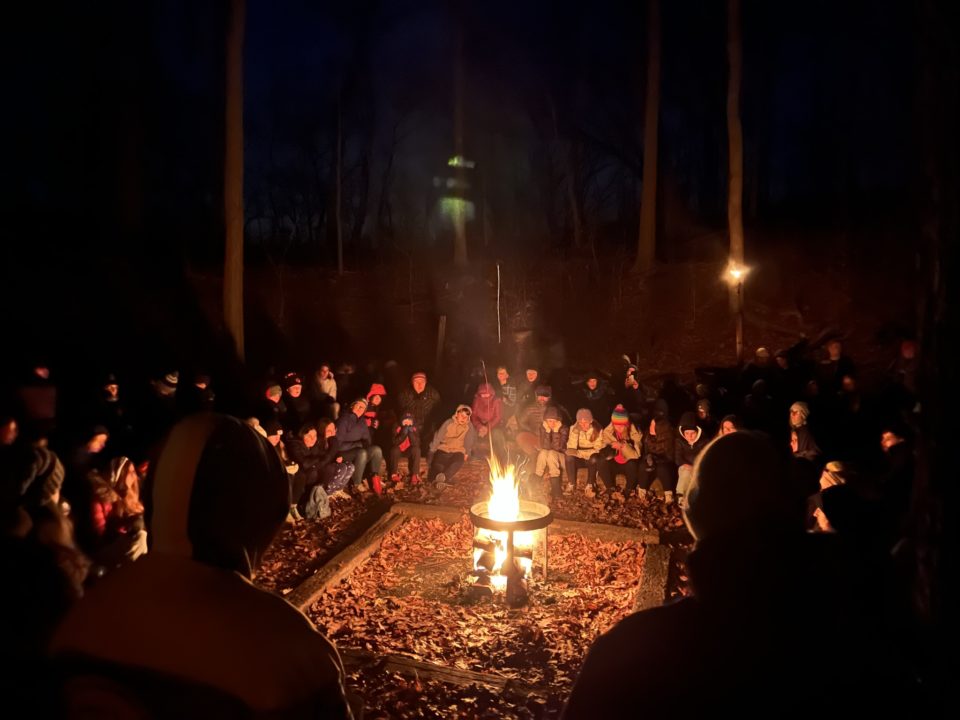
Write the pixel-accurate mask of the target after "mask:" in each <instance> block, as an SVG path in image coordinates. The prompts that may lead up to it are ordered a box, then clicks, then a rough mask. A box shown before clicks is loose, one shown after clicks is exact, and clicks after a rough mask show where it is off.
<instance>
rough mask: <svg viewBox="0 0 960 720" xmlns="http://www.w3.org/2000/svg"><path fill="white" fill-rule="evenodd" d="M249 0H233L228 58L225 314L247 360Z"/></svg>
mask: <svg viewBox="0 0 960 720" xmlns="http://www.w3.org/2000/svg"><path fill="white" fill-rule="evenodd" d="M246 10H247V9H246V0H230V6H229V11H228V12H229V18H228V21H227V46H226V50H227V58H226V113H225V115H226V128H225V131H226V132H225V134H226V148H225V153H224V167H223V211H224V224H225V229H226V238H225V252H224V263H223V315H224V322H225V323H226V326H227V330H228V331H229V332H230V335H231V336H232V337H233V342H234V344H235V346H236V350H237V355H238V356H239V357H240V359H241V360H242V359H243V354H244V353H243V227H244V222H243V220H244V218H243V36H244V23H245V20H246Z"/></svg>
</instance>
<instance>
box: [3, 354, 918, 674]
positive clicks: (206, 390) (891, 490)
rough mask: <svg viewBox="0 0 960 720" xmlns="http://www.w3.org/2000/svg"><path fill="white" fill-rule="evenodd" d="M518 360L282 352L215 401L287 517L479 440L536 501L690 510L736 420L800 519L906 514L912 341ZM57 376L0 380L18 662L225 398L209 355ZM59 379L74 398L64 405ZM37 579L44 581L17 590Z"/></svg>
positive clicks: (44, 369) (457, 464)
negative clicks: (450, 370) (869, 366)
mask: <svg viewBox="0 0 960 720" xmlns="http://www.w3.org/2000/svg"><path fill="white" fill-rule="evenodd" d="M529 365H530V366H528V367H521V368H513V370H516V371H517V374H518V375H519V377H520V381H519V382H514V380H513V374H512V373H511V368H510V367H508V366H506V365H500V366H497V367H495V368H491V369H492V370H493V373H492V376H490V377H488V376H487V373H486V369H485V368H484V371H483V372H482V373H476V372H471V373H469V374H468V376H467V378H468V381H467V382H465V383H462V384H460V385H459V386H458V385H457V384H455V383H453V384H451V385H450V386H453V387H462V388H463V390H462V392H453V393H450V392H447V395H448V396H443V395H442V394H441V392H440V391H439V390H438V387H437V386H436V385H435V384H434V383H433V382H431V378H430V377H429V376H428V374H427V373H426V372H424V371H421V370H416V371H414V372H412V373H410V374H409V375H407V376H406V377H405V378H403V377H402V375H400V373H399V372H398V370H397V367H396V365H395V364H392V366H391V367H390V368H389V369H390V372H387V369H388V368H387V367H386V366H385V367H384V368H382V369H379V370H378V369H377V368H376V367H374V366H366V370H372V371H371V372H366V373H359V372H357V371H356V366H355V365H352V364H349V363H345V364H344V365H343V366H341V367H339V368H337V370H336V371H334V370H333V369H332V367H331V365H330V364H329V363H322V364H320V365H319V366H318V367H317V368H316V370H315V371H314V372H312V373H310V374H308V375H306V377H307V378H308V380H307V381H304V380H303V377H304V375H301V374H300V373H299V371H297V370H289V371H286V372H283V373H277V374H272V375H271V376H270V377H267V378H264V380H263V382H262V384H261V385H260V386H259V388H258V389H257V391H256V392H255V393H253V394H252V396H251V397H249V398H248V399H247V402H246V404H245V405H243V407H241V408H239V412H238V408H237V407H236V406H234V407H231V408H229V409H230V410H231V411H232V412H233V413H234V414H235V415H237V416H240V417H242V418H243V424H244V425H245V426H246V429H247V430H249V431H250V433H252V437H255V438H257V442H261V441H262V445H258V446H257V447H259V448H260V449H261V450H263V451H264V452H269V453H271V454H272V456H271V457H272V459H271V463H272V464H271V467H274V465H273V463H274V461H275V467H276V468H279V469H280V473H281V474H280V475H279V477H280V478H282V480H283V483H284V487H285V491H284V492H283V493H282V495H283V496H284V497H285V512H284V516H285V519H286V521H287V522H300V521H301V520H302V519H304V518H306V519H309V520H314V519H319V520H322V519H323V518H325V517H327V516H329V515H330V513H331V503H332V502H353V501H354V500H353V499H354V498H356V497H358V496H362V495H364V494H366V493H376V494H381V493H383V492H385V491H386V490H387V489H389V487H390V486H391V485H393V486H398V487H401V486H409V487H418V486H419V487H422V488H424V489H425V491H427V490H429V489H430V488H441V489H442V488H443V487H444V486H445V485H448V484H451V483H456V482H458V475H459V473H460V471H461V469H462V468H463V467H464V465H465V463H467V462H469V461H470V460H484V459H488V458H489V457H490V455H491V454H492V455H494V456H496V457H497V458H498V459H500V460H501V461H509V462H518V463H519V464H520V465H521V466H522V468H523V472H522V473H521V477H522V478H523V479H522V482H523V484H524V490H525V491H526V492H531V493H544V494H546V495H548V496H549V501H550V502H554V501H556V500H559V499H560V498H562V497H563V496H565V495H567V496H569V495H571V494H573V493H580V492H582V493H583V494H584V495H586V496H587V497H588V498H594V497H597V496H599V497H600V498H606V497H608V496H615V497H616V499H617V500H619V501H622V502H642V503H653V502H662V503H665V504H671V503H678V504H679V505H680V506H681V507H682V508H683V509H684V510H687V509H688V508H689V507H690V501H691V497H690V496H691V495H692V493H693V492H694V490H695V488H696V487H697V481H696V468H697V464H698V461H699V459H700V457H701V456H702V455H703V453H704V450H705V448H707V447H710V444H711V443H712V442H713V441H715V440H716V439H717V438H722V437H726V436H728V435H733V434H736V433H738V432H743V431H749V432H750V433H751V434H752V435H757V436H761V437H763V438H765V441H767V442H769V443H771V445H772V446H773V447H774V448H776V449H777V450H778V451H780V452H782V453H784V454H786V455H792V456H793V457H794V458H795V459H796V462H797V463H798V464H800V465H802V467H803V468H804V470H803V471H802V472H801V471H797V472H796V476H797V477H798V478H801V479H803V482H802V483H801V484H802V485H803V487H804V492H805V495H804V498H805V503H806V513H805V518H804V529H805V530H806V531H807V532H809V533H819V534H836V533H838V532H839V533H843V532H853V530H851V528H855V531H856V532H857V533H861V534H864V535H868V536H870V537H871V538H872V542H875V544H876V545H877V546H880V547H885V548H892V547H894V546H895V544H896V543H897V541H898V540H899V539H900V538H902V537H904V536H905V535H907V534H908V533H909V531H910V526H909V523H910V517H909V514H908V511H909V507H910V496H911V492H912V482H913V471H914V469H913V449H912V427H913V423H914V421H915V413H916V411H917V409H918V408H917V399H916V395H915V388H916V377H915V376H916V362H915V347H914V346H913V344H912V343H911V342H910V341H905V342H904V343H903V345H902V347H901V352H900V355H899V356H898V357H897V358H896V360H894V361H893V362H892V364H891V365H890V367H889V368H888V369H887V370H886V372H882V373H877V374H875V377H873V378H870V380H869V381H867V380H864V379H862V378H861V377H860V376H859V373H858V369H857V367H856V366H855V365H854V363H853V362H852V361H851V359H850V358H849V357H848V356H847V355H846V354H844V352H843V347H842V344H841V342H840V341H839V340H833V341H831V342H829V343H827V344H826V346H825V347H824V348H823V352H822V354H821V355H817V354H816V353H815V352H814V351H813V350H812V349H811V348H808V347H806V346H804V345H803V344H800V345H798V346H795V347H794V348H791V349H789V350H787V351H781V352H777V353H775V354H771V353H770V352H768V351H767V350H766V349H764V348H759V349H758V350H757V351H756V353H755V357H754V359H753V360H752V361H751V362H749V363H748V364H747V365H746V366H745V367H743V368H742V369H741V370H740V371H739V372H737V373H735V374H730V375H728V376H727V377H724V378H722V379H720V378H719V377H718V376H709V377H703V378H699V381H697V382H692V383H690V385H689V386H684V385H683V384H681V383H679V382H676V381H675V380H674V379H670V378H668V379H667V381H666V382H663V383H662V384H661V385H659V386H658V385H654V384H651V383H645V382H644V381H642V378H643V374H642V372H641V369H640V368H638V367H637V366H636V365H627V366H626V367H623V368H622V369H620V370H615V371H613V372H597V371H587V372H575V371H571V370H568V369H565V368H551V369H550V370H549V372H543V371H542V369H541V368H538V367H536V366H535V365H534V364H529ZM398 377H401V379H400V380H398V379H397V378H398ZM444 387H448V386H447V385H444ZM60 390H61V388H60V387H59V386H58V383H57V377H56V375H55V374H54V372H53V371H52V369H51V368H50V367H49V366H47V365H45V364H36V365H34V366H32V367H29V368H28V369H27V371H26V372H25V374H24V375H23V376H20V377H11V378H7V379H6V387H5V388H4V391H3V394H2V396H0V403H2V405H0V473H2V483H3V508H2V511H3V517H4V543H5V546H6V548H7V550H6V552H5V553H4V555H5V559H6V560H7V562H8V566H9V568H10V571H11V572H13V573H15V574H22V573H25V572H28V571H29V572H30V573H32V574H33V581H34V582H33V583H32V584H31V583H27V584H25V585H24V587H23V592H22V597H19V598H17V599H16V602H17V603H19V604H20V605H21V606H22V607H24V608H28V609H29V614H30V617H29V618H28V619H25V621H24V622H23V623H21V624H20V627H18V631H17V632H18V633H19V635H18V636H17V642H14V643H13V644H12V645H11V647H17V648H19V649H21V650H22V657H21V660H22V666H23V667H24V668H29V667H31V663H35V664H36V663H41V662H43V657H44V654H43V649H44V648H46V647H47V645H48V643H49V642H50V640H51V632H52V628H54V627H55V626H56V623H57V622H58V621H59V620H60V619H61V618H62V617H63V616H64V614H65V613H66V612H67V611H68V608H69V607H70V606H71V605H72V604H74V603H75V602H76V601H77V600H78V599H79V598H80V597H82V596H83V594H84V592H85V591H86V590H87V589H89V588H90V587H94V586H96V585H98V584H100V583H101V582H103V581H104V579H105V578H109V576H111V575H112V574H114V573H119V572H120V571H122V570H123V569H124V568H127V567H129V566H131V565H134V564H137V563H141V562H142V561H143V559H144V558H145V557H149V556H150V554H151V552H154V548H155V547H156V545H155V540H156V539H155V538H154V537H152V533H153V532H155V530H154V528H155V525H154V524H152V523H151V522H150V515H149V509H148V508H149V507H150V502H149V500H150V497H149V495H150V493H151V492H152V491H154V490H155V488H154V487H152V486H151V478H153V477H154V475H155V473H154V471H155V470H156V468H154V467H151V460H152V459H154V458H156V457H157V453H158V451H159V449H160V448H161V447H166V446H167V445H165V444H164V443H165V442H166V443H169V441H168V440H166V438H168V436H169V433H170V431H171V428H173V427H175V426H177V423H182V422H183V421H184V419H185V418H186V419H189V418H191V417H196V414H197V413H208V414H209V413H211V412H216V411H220V412H222V411H224V410H226V409H227V408H223V407H221V404H220V401H219V398H218V397H217V395H216V393H215V390H216V378H213V377H211V376H210V375H209V374H207V373H180V372H177V371H176V370H169V371H167V372H164V373H161V374H158V375H156V376H155V377H152V378H147V379H144V381H143V382H142V383H139V384H138V383H136V382H135V381H131V383H130V386H129V387H128V385H127V384H125V383H122V382H121V381H120V380H119V379H118V376H117V375H116V374H109V375H106V376H104V377H103V378H101V379H100V380H99V381H97V380H93V381H92V382H91V383H90V387H89V388H86V389H85V390H87V391H88V392H85V391H84V389H81V390H80V391H78V390H77V389H76V388H71V392H70V393H67V394H64V395H61V392H60ZM449 395H452V396H449ZM66 398H72V399H75V398H86V399H87V400H86V401H85V402H83V403H82V404H81V406H80V407H71V408H67V407H66ZM798 482H799V481H798ZM224 491H226V490H224ZM731 492H737V491H736V490H735V489H733V488H731ZM283 519H284V518H281V520H283ZM271 537H272V536H271ZM262 540H263V539H262V538H260V539H258V542H261V541H262ZM261 549H262V548H261ZM38 558H39V559H38ZM41 562H42V564H43V567H42V568H41V566H40V565H39V564H36V563H41ZM31 563H34V564H36V566H34V565H32V564H31ZM25 564H26V565H25ZM26 566H30V567H29V568H28V569H27V570H25V567H26ZM37 588H42V593H43V597H41V598H38V597H36V596H35V595H33V594H31V593H36V592H38V591H37ZM30 687H31V686H30V684H29V683H26V684H24V685H22V689H23V691H24V692H27V690H28V689H29V688H30Z"/></svg>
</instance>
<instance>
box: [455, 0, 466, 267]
mask: <svg viewBox="0 0 960 720" xmlns="http://www.w3.org/2000/svg"><path fill="white" fill-rule="evenodd" d="M463 82H464V81H463V8H462V6H461V5H460V4H458V5H457V58H456V62H455V63H454V83H453V85H454V108H453V116H454V121H453V147H454V152H455V154H456V155H457V156H458V157H464V144H463V100H464V87H463ZM456 176H457V182H458V185H459V186H460V189H461V190H462V189H463V187H464V186H465V185H466V173H465V172H464V168H463V165H462V164H458V165H457V167H456ZM464 205H465V202H463V201H461V202H459V203H458V204H457V207H458V212H456V213H455V214H454V216H453V228H454V239H453V264H454V265H456V266H457V267H459V268H464V267H466V266H467V262H468V261H467V213H466V208H465V207H464Z"/></svg>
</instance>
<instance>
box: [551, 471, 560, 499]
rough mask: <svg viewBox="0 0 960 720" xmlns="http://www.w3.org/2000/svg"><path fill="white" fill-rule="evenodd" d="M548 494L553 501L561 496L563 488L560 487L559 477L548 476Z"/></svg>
mask: <svg viewBox="0 0 960 720" xmlns="http://www.w3.org/2000/svg"><path fill="white" fill-rule="evenodd" d="M550 494H551V495H552V496H553V497H554V499H557V498H560V497H562V496H563V488H561V487H560V476H559V475H551V476H550Z"/></svg>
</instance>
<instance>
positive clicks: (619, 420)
mask: <svg viewBox="0 0 960 720" xmlns="http://www.w3.org/2000/svg"><path fill="white" fill-rule="evenodd" d="M578 414H579V413H578ZM629 421H630V416H629V415H628V414H627V409H626V408H625V407H624V406H623V405H617V406H616V407H615V408H614V409H613V412H612V413H610V422H612V423H613V424H614V425H626V424H627V423H628V422H629Z"/></svg>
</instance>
